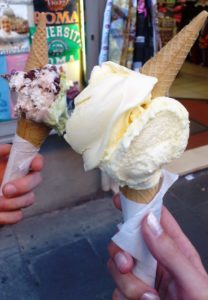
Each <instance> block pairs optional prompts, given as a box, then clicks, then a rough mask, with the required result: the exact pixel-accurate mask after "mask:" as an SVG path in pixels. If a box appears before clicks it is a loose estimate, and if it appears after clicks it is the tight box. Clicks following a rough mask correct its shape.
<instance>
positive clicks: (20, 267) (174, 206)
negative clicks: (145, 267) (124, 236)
mask: <svg viewBox="0 0 208 300" xmlns="http://www.w3.org/2000/svg"><path fill="white" fill-rule="evenodd" d="M193 176H194V177H193V178H192V177H191V176H189V177H188V179H189V180H187V177H186V178H185V177H182V178H180V179H179V180H178V181H177V183H175V184H174V186H173V187H172V188H171V189H170V191H169V192H168V193H167V195H166V197H165V204H166V206H167V207H168V208H169V209H170V210H171V212H172V213H173V214H174V216H175V217H176V218H177V220H178V222H179V223H180V225H181V226H182V228H183V230H184V231H185V233H186V234H187V235H188V236H189V238H190V239H191V241H192V242H193V243H194V245H195V246H196V248H197V249H198V251H199V252H200V255H201V257H202V260H203V262H204V264H205V266H206V268H207V270H208V170H204V171H201V172H198V173H195V174H194V175H193ZM120 221H121V214H120V212H118V211H117V210H116V209H115V208H114V207H113V205H112V201H111V197H110V195H109V194H105V197H102V198H100V199H96V200H94V201H89V202H86V203H84V204H82V205H79V206H75V207H73V208H65V209H62V210H57V211H53V212H52V213H47V214H42V215H38V216H34V217H29V218H26V219H24V220H23V221H22V222H21V223H19V224H16V225H14V226H5V227H3V228H1V229H0V241H1V243H0V285H1V286H0V299H1V300H60V299H61V300H110V299H111V294H112V291H113V288H114V284H113V282H112V280H111V278H110V275H109V274H108V272H107V269H106V261H107V257H108V255H107V250H106V248H107V245H108V242H109V240H110V238H111V236H112V235H113V234H114V233H115V232H116V224H117V223H119V222H120Z"/></svg>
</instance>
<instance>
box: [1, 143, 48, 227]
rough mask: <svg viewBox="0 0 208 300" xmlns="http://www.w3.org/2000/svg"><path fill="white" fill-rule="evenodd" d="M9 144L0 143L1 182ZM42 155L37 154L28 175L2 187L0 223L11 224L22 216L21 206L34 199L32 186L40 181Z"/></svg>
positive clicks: (34, 186)
mask: <svg viewBox="0 0 208 300" xmlns="http://www.w3.org/2000/svg"><path fill="white" fill-rule="evenodd" d="M10 149H11V146H10V145H0V183H1V182H2V179H3V175H4V171H5V168H6V164H7V158H8V155H9V152H10ZM42 168H43V157H42V156H41V155H40V154H38V155H37V156H36V157H35V158H34V160H33V161H32V164H31V171H30V173H29V174H28V175H26V176H24V177H22V178H19V179H17V180H13V181H11V182H8V183H7V184H5V186H4V187H3V196H0V224H13V223H17V222H19V221H20V220H21V219H22V217H23V213H22V208H25V207H28V206H30V205H32V204H33V203H34V201H35V195H34V192H33V190H34V188H36V187H37V186H38V185H39V184H40V182H41V180H42V179H41V174H40V172H41V170H42Z"/></svg>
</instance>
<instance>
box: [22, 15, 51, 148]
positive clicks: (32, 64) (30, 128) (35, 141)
mask: <svg viewBox="0 0 208 300" xmlns="http://www.w3.org/2000/svg"><path fill="white" fill-rule="evenodd" d="M47 63H48V46H47V36H46V18H45V14H41V17H40V22H39V24H38V27H37V30H36V33H35V36H34V39H33V42H32V46H31V50H30V53H29V56H28V59H27V62H26V66H25V71H26V72H28V71H30V70H33V69H37V68H42V67H44V66H45V65H46V64H47ZM50 130H51V128H49V127H47V126H46V125H45V124H43V123H37V122H34V121H31V120H27V119H25V118H24V117H22V118H20V120H18V122H17V134H18V135H19V136H20V137H21V138H23V139H24V140H26V141H28V142H30V143H31V144H32V145H33V146H35V147H36V148H40V146H41V145H42V143H43V142H44V141H45V139H46V138H47V136H48V135H49V132H50Z"/></svg>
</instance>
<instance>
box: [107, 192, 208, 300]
mask: <svg viewBox="0 0 208 300" xmlns="http://www.w3.org/2000/svg"><path fill="white" fill-rule="evenodd" d="M114 200H115V201H114V202H116V206H117V207H119V198H118V196H117V199H116V198H115V199H114ZM142 232H143V236H144V240H145V242H146V244H147V246H148V248H149V250H150V251H151V253H152V254H153V256H154V257H155V258H156V260H157V262H158V270H157V276H156V287H155V289H152V288H151V287H149V286H147V285H146V284H145V283H143V282H142V281H141V280H140V279H138V278H136V277H135V276H134V275H133V273H132V272H131V270H132V268H133V264H134V262H133V259H132V257H131V256H129V255H128V254H127V253H125V252H123V251H122V250H121V249H119V248H118V247H117V246H116V245H115V244H114V243H113V242H111V244H110V245H109V254H110V259H109V262H108V267H109V270H110V273H111V274H112V276H113V279H114V280H115V283H116V285H117V289H116V290H115V291H114V294H113V298H112V299H113V300H124V299H126V300H128V299H131V300H134V299H135V300H136V299H141V300H148V299H149V300H157V299H161V300H163V299H166V300H169V299H170V300H172V299H177V300H187V299H189V300H205V299H208V276H207V273H206V271H205V269H204V267H203V265H202V263H201V259H200V257H199V254H198V253H197V251H196V249H195V248H194V246H193V245H192V244H191V242H190V241H189V240H188V238H187V237H186V236H185V235H184V233H183V232H182V230H181V228H180V227H179V225H178V224H177V222H176V220H175V219H174V218H173V216H172V215H171V214H170V212H169V211H168V210H167V209H166V208H165V207H163V210H162V215H161V224H159V223H158V221H157V219H156V218H155V217H154V215H152V214H150V215H148V216H146V217H145V218H144V220H143V223H142Z"/></svg>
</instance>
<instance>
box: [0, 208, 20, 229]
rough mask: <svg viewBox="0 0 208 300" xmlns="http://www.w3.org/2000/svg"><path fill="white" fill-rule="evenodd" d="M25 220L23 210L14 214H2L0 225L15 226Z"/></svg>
mask: <svg viewBox="0 0 208 300" xmlns="http://www.w3.org/2000/svg"><path fill="white" fill-rule="evenodd" d="M22 218H23V213H22V211H21V210H18V211H12V212H0V224H1V225H6V224H15V223H17V222H19V221H21V220H22Z"/></svg>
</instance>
